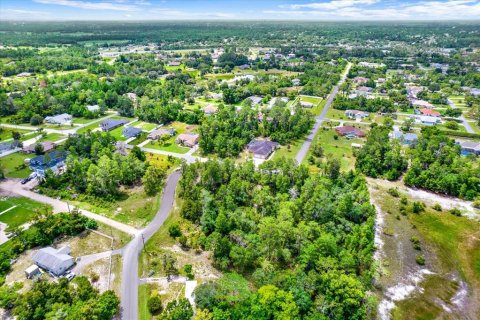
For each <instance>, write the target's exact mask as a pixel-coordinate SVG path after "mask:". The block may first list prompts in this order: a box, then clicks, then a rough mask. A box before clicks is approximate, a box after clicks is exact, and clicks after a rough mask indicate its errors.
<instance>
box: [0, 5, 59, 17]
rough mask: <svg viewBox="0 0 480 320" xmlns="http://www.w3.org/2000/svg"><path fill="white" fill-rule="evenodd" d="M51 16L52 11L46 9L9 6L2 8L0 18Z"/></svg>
mask: <svg viewBox="0 0 480 320" xmlns="http://www.w3.org/2000/svg"><path fill="white" fill-rule="evenodd" d="M50 18H51V13H50V12H46V11H37V10H26V9H12V8H7V9H2V18H1V19H0V20H47V19H50Z"/></svg>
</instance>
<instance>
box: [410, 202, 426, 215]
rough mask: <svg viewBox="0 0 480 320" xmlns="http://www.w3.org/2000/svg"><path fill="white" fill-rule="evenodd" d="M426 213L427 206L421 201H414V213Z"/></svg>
mask: <svg viewBox="0 0 480 320" xmlns="http://www.w3.org/2000/svg"><path fill="white" fill-rule="evenodd" d="M423 211H425V204H424V203H423V202H420V201H414V202H413V204H412V212H413V213H420V212H423Z"/></svg>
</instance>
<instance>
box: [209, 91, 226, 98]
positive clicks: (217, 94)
mask: <svg viewBox="0 0 480 320" xmlns="http://www.w3.org/2000/svg"><path fill="white" fill-rule="evenodd" d="M209 96H210V98H211V99H213V100H222V99H223V92H220V93H211V94H210V95H209Z"/></svg>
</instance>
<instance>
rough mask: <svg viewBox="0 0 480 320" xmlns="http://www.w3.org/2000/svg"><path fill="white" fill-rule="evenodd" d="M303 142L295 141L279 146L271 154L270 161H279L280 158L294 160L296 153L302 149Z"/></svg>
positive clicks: (300, 140)
mask: <svg viewBox="0 0 480 320" xmlns="http://www.w3.org/2000/svg"><path fill="white" fill-rule="evenodd" d="M304 141H305V139H297V140H295V141H292V143H289V144H287V145H285V146H281V147H280V148H279V149H278V150H276V151H275V153H274V154H273V157H272V160H276V159H280V158H282V157H285V158H287V159H294V158H295V156H296V155H297V153H298V151H299V150H300V148H301V147H302V145H303V142H304Z"/></svg>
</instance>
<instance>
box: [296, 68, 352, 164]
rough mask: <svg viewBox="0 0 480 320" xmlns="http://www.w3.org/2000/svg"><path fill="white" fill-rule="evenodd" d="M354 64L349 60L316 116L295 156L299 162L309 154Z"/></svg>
mask: <svg viewBox="0 0 480 320" xmlns="http://www.w3.org/2000/svg"><path fill="white" fill-rule="evenodd" d="M351 66H352V64H351V63H350V62H349V63H348V65H347V68H346V69H345V72H344V73H343V75H342V78H341V79H340V81H339V82H338V84H337V85H336V86H335V87H333V90H332V92H331V93H330V95H329V96H328V99H327V102H326V103H325V106H324V107H323V110H322V112H321V113H320V115H319V116H318V117H316V118H315V125H314V126H313V129H312V131H311V132H310V134H309V135H308V137H307V138H306V139H305V142H304V143H303V145H302V147H301V148H300V150H299V151H298V153H297V155H296V156H295V160H296V161H297V163H298V164H300V163H302V161H303V159H305V157H306V156H307V153H308V150H309V149H310V145H311V144H312V141H313V139H314V138H315V136H316V135H317V132H318V129H320V127H321V126H322V122H323V120H324V119H325V115H326V114H327V112H328V108H330V105H331V104H332V102H333V99H335V96H336V95H337V93H338V90H339V88H340V86H341V85H342V83H344V82H345V79H347V75H348V72H349V71H350V67H351Z"/></svg>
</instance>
